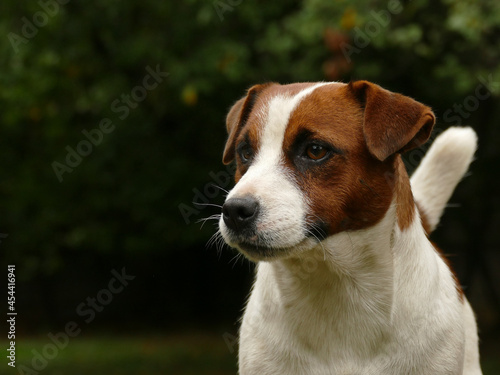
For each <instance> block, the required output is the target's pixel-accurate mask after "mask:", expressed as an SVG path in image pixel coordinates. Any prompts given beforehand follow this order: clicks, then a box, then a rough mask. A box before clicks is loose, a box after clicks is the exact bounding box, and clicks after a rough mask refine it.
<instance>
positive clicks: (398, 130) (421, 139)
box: [349, 81, 436, 161]
mask: <svg viewBox="0 0 500 375" xmlns="http://www.w3.org/2000/svg"><path fill="white" fill-rule="evenodd" d="M349 87H350V88H351V90H353V92H354V93H355V95H356V96H357V97H358V99H360V100H362V101H363V102H364V108H365V114H364V123H363V132H364V135H365V141H366V145H367V146H368V150H369V151H370V153H371V154H372V155H373V156H375V157H376V158H377V159H379V160H381V161H383V160H385V159H387V158H388V157H389V156H390V155H393V154H395V153H397V152H398V153H402V152H405V151H409V150H411V149H413V148H415V147H419V146H420V145H422V144H424V143H425V142H426V141H427V140H428V139H429V136H430V135H431V132H432V127H433V126H434V123H435V120H436V118H435V116H434V113H432V110H431V109H430V108H429V107H427V106H425V105H423V104H421V103H419V102H417V101H415V100H413V99H411V98H409V97H407V96H404V95H401V94H396V93H393V92H390V91H388V90H385V89H383V88H382V87H380V86H378V85H376V84H374V83H370V82H367V81H356V82H351V83H350V84H349Z"/></svg>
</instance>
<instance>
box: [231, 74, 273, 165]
mask: <svg viewBox="0 0 500 375" xmlns="http://www.w3.org/2000/svg"><path fill="white" fill-rule="evenodd" d="M269 85H271V84H270V83H266V84H262V85H255V86H252V87H251V88H250V89H248V91H247V95H246V96H244V97H243V98H241V99H240V100H238V101H237V102H236V103H234V105H233V106H232V107H231V109H230V110H229V113H228V114H227V117H226V128H227V133H228V139H227V142H226V147H225V148H224V154H223V156H222V162H223V163H224V164H229V163H231V162H232V161H233V159H234V156H235V147H236V145H235V142H236V138H238V135H239V134H240V131H241V129H242V128H243V126H244V125H245V123H246V122H247V120H248V117H249V116H250V112H251V111H252V108H253V106H254V104H255V101H256V100H257V97H258V96H259V93H260V92H261V91H262V90H263V89H264V88H265V87H267V86H269Z"/></svg>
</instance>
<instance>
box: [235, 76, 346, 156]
mask: <svg viewBox="0 0 500 375" xmlns="http://www.w3.org/2000/svg"><path fill="white" fill-rule="evenodd" d="M342 86H345V84H342V83H337V82H320V83H317V82H316V83H312V82H306V83H294V84H289V85H271V86H270V87H268V88H267V89H266V90H264V91H263V92H262V93H261V94H260V95H259V98H258V100H257V101H256V103H255V105H254V107H253V109H252V112H251V113H250V116H249V119H248V123H247V124H248V126H247V131H245V132H242V133H243V134H245V135H246V136H247V137H249V138H250V139H251V140H253V143H255V145H256V146H257V147H258V148H259V149H269V148H270V149H277V148H279V146H280V145H282V144H283V140H284V136H285V132H286V131H287V127H288V124H289V120H290V118H291V116H292V115H293V114H294V113H295V111H296V110H297V109H298V107H299V105H302V104H303V103H304V104H306V102H307V101H308V99H309V98H310V97H311V94H312V93H313V92H315V91H316V90H317V89H319V88H321V91H322V92H325V91H335V90H336V89H338V88H339V87H342Z"/></svg>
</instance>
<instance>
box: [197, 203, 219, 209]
mask: <svg viewBox="0 0 500 375" xmlns="http://www.w3.org/2000/svg"><path fill="white" fill-rule="evenodd" d="M193 204H194V205H196V206H205V207H207V206H210V207H217V208H222V205H220V204H215V203H199V202H193Z"/></svg>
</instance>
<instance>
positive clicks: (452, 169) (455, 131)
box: [411, 127, 477, 232]
mask: <svg viewBox="0 0 500 375" xmlns="http://www.w3.org/2000/svg"><path fill="white" fill-rule="evenodd" d="M476 148H477V135H476V133H475V132H474V130H472V128H469V127H465V128H458V127H451V128H449V129H448V130H446V131H445V132H443V133H442V134H441V135H439V137H437V138H436V140H435V141H434V143H433V144H432V146H431V147H430V149H429V151H428V152H427V153H426V155H425V157H424V158H423V159H422V162H421V163H420V165H419V166H418V168H417V170H416V171H415V173H413V175H412V177H411V186H412V190H413V196H414V197H415V200H416V201H417V203H418V205H419V208H420V209H421V211H423V212H422V214H424V215H425V217H426V219H427V223H428V225H429V229H430V232H432V231H433V230H434V229H435V228H436V226H437V225H438V223H439V219H440V218H441V215H442V214H443V212H444V209H445V207H446V203H447V202H448V200H449V199H450V197H451V195H452V194H453V190H455V187H456V186H457V184H458V183H459V182H460V180H461V179H462V177H463V176H464V175H465V173H466V172H467V169H468V168H469V165H470V163H471V162H472V160H473V157H474V152H475V151H476Z"/></svg>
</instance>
